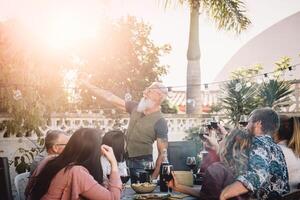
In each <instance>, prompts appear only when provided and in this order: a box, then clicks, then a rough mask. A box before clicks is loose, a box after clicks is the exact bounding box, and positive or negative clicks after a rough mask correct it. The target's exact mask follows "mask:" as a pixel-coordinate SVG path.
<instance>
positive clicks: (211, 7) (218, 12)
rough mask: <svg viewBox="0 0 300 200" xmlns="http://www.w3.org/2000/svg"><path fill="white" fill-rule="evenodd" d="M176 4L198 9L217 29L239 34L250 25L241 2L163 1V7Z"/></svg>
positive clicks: (215, 0) (233, 0) (208, 0)
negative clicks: (186, 4) (204, 13)
mask: <svg viewBox="0 0 300 200" xmlns="http://www.w3.org/2000/svg"><path fill="white" fill-rule="evenodd" d="M172 2H173V3H174V2H176V3H180V4H183V3H188V5H189V6H190V7H191V8H200V12H201V13H202V12H206V13H207V15H208V16H209V17H210V18H211V19H213V21H214V22H215V23H216V25H217V28H218V29H224V30H234V31H235V32H236V33H240V32H241V31H242V30H245V29H246V28H247V27H248V26H249V25H250V23H251V22H250V20H249V19H248V18H247V17H246V16H245V12H246V9H245V4H244V3H243V1H241V0H176V1H174V0H165V6H168V5H170V4H172Z"/></svg>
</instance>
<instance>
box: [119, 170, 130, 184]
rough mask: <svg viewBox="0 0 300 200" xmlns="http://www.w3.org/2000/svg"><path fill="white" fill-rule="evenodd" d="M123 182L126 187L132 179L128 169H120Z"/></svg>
mask: <svg viewBox="0 0 300 200" xmlns="http://www.w3.org/2000/svg"><path fill="white" fill-rule="evenodd" d="M120 176H121V181H122V183H123V184H124V185H125V184H126V183H127V182H128V181H129V179H130V170H129V168H128V167H124V168H121V169H120Z"/></svg>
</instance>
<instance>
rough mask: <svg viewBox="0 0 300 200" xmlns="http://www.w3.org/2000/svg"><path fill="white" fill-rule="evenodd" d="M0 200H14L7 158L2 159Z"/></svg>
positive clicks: (0, 160)
mask: <svg viewBox="0 0 300 200" xmlns="http://www.w3.org/2000/svg"><path fill="white" fill-rule="evenodd" d="M0 200H13V196H12V190H11V182H10V174H9V164H8V158H7V157H0Z"/></svg>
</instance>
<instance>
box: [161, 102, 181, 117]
mask: <svg viewBox="0 0 300 200" xmlns="http://www.w3.org/2000/svg"><path fill="white" fill-rule="evenodd" d="M161 112H162V113H165V114H177V113H178V109H177V107H176V106H172V107H171V105H170V102H169V101H168V100H164V101H163V102H162V104H161Z"/></svg>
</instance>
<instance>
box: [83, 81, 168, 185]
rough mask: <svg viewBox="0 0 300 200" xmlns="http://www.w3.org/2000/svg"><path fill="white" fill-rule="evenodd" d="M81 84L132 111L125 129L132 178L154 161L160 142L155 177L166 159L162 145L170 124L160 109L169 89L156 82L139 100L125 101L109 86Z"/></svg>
mask: <svg viewBox="0 0 300 200" xmlns="http://www.w3.org/2000/svg"><path fill="white" fill-rule="evenodd" d="M82 84H83V85H84V86H85V87H86V88H87V89H89V90H90V91H91V92H93V93H94V94H95V95H97V96H98V97H101V98H102V99H104V100H106V101H108V102H110V103H112V104H114V105H115V106H116V107H118V108H120V109H122V110H125V111H126V112H128V113H129V114H130V121H129V126H128V129H127V133H126V142H127V145H126V152H127V154H128V159H127V162H128V167H129V169H130V173H131V174H130V175H131V182H132V183H135V182H136V181H137V179H138V175H139V174H138V172H139V171H144V164H145V162H147V161H153V157H152V154H153V147H152V146H153V143H154V142H155V141H156V142H157V150H158V157H157V160H156V165H155V170H154V172H153V174H152V178H157V176H158V174H159V170H160V164H161V162H162V160H163V154H162V152H163V149H165V148H168V126H167V122H166V120H165V119H164V118H163V116H162V113H161V107H160V105H161V103H162V102H163V100H164V99H165V98H166V96H167V93H168V90H167V88H166V87H165V86H164V85H163V84H161V83H159V82H154V83H152V84H151V85H150V86H149V87H148V88H146V89H145V90H144V91H143V97H142V99H141V100H140V102H134V101H124V100H123V99H121V98H119V97H117V96H116V95H114V94H112V93H111V92H108V91H106V90H103V89H100V88H97V87H95V86H93V85H91V84H90V83H89V82H87V81H84V80H82Z"/></svg>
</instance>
